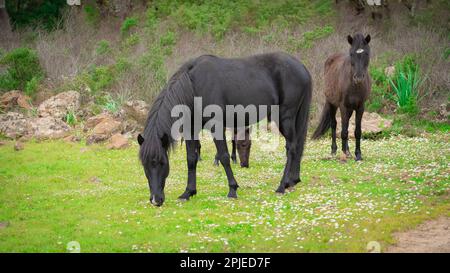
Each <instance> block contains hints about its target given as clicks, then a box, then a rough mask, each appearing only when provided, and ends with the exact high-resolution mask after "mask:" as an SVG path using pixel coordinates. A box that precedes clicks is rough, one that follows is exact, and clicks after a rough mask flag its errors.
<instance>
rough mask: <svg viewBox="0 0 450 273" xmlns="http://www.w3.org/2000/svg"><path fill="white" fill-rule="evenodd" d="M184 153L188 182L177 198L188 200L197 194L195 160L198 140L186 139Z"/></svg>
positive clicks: (196, 160)
mask: <svg viewBox="0 0 450 273" xmlns="http://www.w3.org/2000/svg"><path fill="white" fill-rule="evenodd" d="M186 154H187V165H188V182H187V187H186V190H185V191H184V193H183V194H182V195H180V197H178V199H180V200H189V198H191V196H194V195H195V194H197V181H196V180H197V162H198V158H199V148H198V140H186Z"/></svg>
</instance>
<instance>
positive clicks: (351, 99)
mask: <svg viewBox="0 0 450 273" xmlns="http://www.w3.org/2000/svg"><path fill="white" fill-rule="evenodd" d="M347 39H348V42H349V44H350V45H351V48H350V54H348V55H347V54H342V53H337V54H334V55H332V56H331V57H329V58H328V59H327V61H326V62H325V97H326V104H325V106H324V107H323V111H322V116H321V119H320V123H319V126H318V127H317V129H316V131H315V132H314V134H313V139H317V138H319V137H321V136H322V135H324V134H325V133H326V131H327V130H328V128H330V127H331V137H332V144H331V154H332V155H335V154H336V150H337V145H336V111H337V108H339V110H340V111H341V121H342V127H341V139H342V151H343V152H344V153H345V156H346V157H351V154H350V150H349V147H348V124H349V120H350V117H351V116H352V114H353V111H356V124H355V139H356V149H355V159H356V160H357V161H358V160H362V156H361V148H360V143H361V120H362V116H363V114H364V102H365V101H366V100H367V98H368V97H369V94H370V90H371V88H370V84H371V79H370V76H369V73H368V71H367V68H368V66H369V60H370V47H369V42H370V35H367V36H366V37H364V36H363V35H362V34H356V35H355V36H354V37H352V36H350V35H349V36H348V37H347Z"/></svg>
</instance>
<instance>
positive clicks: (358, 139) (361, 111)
mask: <svg viewBox="0 0 450 273" xmlns="http://www.w3.org/2000/svg"><path fill="white" fill-rule="evenodd" d="M363 114H364V104H363V105H362V106H361V107H359V108H358V109H357V110H356V117H355V141H356V145H355V146H356V148H355V160H356V161H359V160H362V155H361V135H362V131H361V122H362V117H363Z"/></svg>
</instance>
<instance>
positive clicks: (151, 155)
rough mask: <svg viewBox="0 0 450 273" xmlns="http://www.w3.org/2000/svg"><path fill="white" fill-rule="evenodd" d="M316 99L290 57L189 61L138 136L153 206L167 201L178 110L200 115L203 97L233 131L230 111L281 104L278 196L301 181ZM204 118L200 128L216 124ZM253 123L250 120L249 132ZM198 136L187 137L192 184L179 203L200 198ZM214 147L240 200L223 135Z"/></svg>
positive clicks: (305, 73) (307, 78) (195, 133)
mask: <svg viewBox="0 0 450 273" xmlns="http://www.w3.org/2000/svg"><path fill="white" fill-rule="evenodd" d="M311 95H312V83H311V76H310V74H309V72H308V70H307V69H306V68H305V66H304V65H303V64H302V63H300V62H299V61H298V60H297V59H295V58H294V57H292V56H290V55H288V54H285V53H270V54H262V55H256V56H251V57H247V58H236V59H224V58H219V57H216V56H210V55H204V56H200V57H198V58H195V59H193V60H191V61H188V62H187V63H185V64H184V65H183V66H181V68H180V69H179V70H178V71H177V72H176V73H175V74H174V75H173V76H172V77H171V79H170V80H169V82H168V84H167V85H166V86H165V88H164V89H163V90H162V92H161V93H160V94H159V95H158V97H157V99H156V100H155V102H154V104H153V106H152V108H151V110H150V112H149V116H148V119H147V124H146V127H145V130H144V132H143V134H142V135H139V136H138V142H139V144H140V151H139V157H140V159H141V162H142V165H143V167H144V171H145V175H146V177H147V179H148V183H149V187H150V202H151V203H152V204H154V205H156V206H161V205H162V204H163V202H164V187H165V182H166V178H167V176H168V175H169V158H168V150H169V149H170V148H171V147H172V146H173V145H174V144H175V137H173V136H172V134H171V127H172V125H173V124H174V122H175V120H174V118H172V117H171V111H172V109H173V107H174V106H176V105H185V106H187V107H189V109H191V112H193V113H194V115H195V112H196V111H201V110H202V109H198V106H197V105H196V104H195V103H194V102H195V99H194V97H196V98H198V97H199V98H201V99H202V105H203V106H209V105H216V106H218V107H220V109H221V110H222V113H224V114H223V119H218V120H219V122H221V126H222V128H221V129H224V128H223V127H229V126H230V125H229V123H228V122H226V121H228V120H229V119H228V118H230V117H227V119H226V120H225V116H231V119H233V116H235V113H227V112H226V111H225V109H226V106H230V105H231V106H236V105H241V106H243V107H247V106H251V105H253V106H256V108H257V109H260V106H262V107H267V109H268V110H270V109H271V107H270V106H271V105H278V106H279V113H278V116H279V118H278V119H279V121H278V124H277V125H278V128H279V129H280V132H281V134H282V135H283V136H284V138H285V140H286V155H287V162H286V165H285V169H284V173H283V177H282V179H281V182H280V185H279V187H278V189H277V192H279V193H284V192H285V189H286V188H289V187H293V186H295V184H297V183H298V182H299V181H300V160H301V156H302V153H303V147H304V143H305V138H306V132H307V122H308V113H309V106H310V103H311ZM201 116H202V115H201ZM205 116H206V115H203V116H202V120H201V122H202V125H201V126H204V125H205V124H206V123H207V122H208V121H210V120H211V119H215V116H214V117H205ZM257 116H258V119H257V120H256V121H252V123H255V122H257V121H259V120H261V119H263V118H265V116H264V115H262V114H261V111H259V110H258V114H257ZM267 116H270V117H273V113H271V112H270V111H268V113H267ZM275 122H277V121H276V120H275ZM250 123H251V122H250V119H249V123H248V124H245V127H248V126H249V125H251V124H250ZM193 127H194V128H195V126H193ZM241 128H242V127H241ZM200 129H201V128H200ZM215 129H217V128H215ZM232 129H234V128H232ZM199 131H200V130H197V131H195V130H194V131H193V132H192V138H191V139H190V140H188V138H185V141H186V152H187V166H188V179H187V180H188V181H187V187H186V190H185V192H184V193H183V194H182V195H181V196H180V197H179V199H184V200H188V199H189V198H190V197H191V196H193V195H195V194H196V193H197V185H196V166H197V161H198V151H199V149H198V147H199V145H198V144H199V141H198V140H196V139H198V133H199ZM214 143H215V146H216V149H217V153H218V157H219V161H220V163H221V164H222V166H223V168H224V169H225V173H226V175H227V179H228V186H229V193H228V197H231V198H236V197H237V195H236V190H237V188H238V184H237V182H236V179H235V178H234V175H233V172H232V170H231V166H230V155H229V153H228V148H227V143H226V139H225V131H224V130H223V136H222V138H221V139H218V138H217V137H215V138H214Z"/></svg>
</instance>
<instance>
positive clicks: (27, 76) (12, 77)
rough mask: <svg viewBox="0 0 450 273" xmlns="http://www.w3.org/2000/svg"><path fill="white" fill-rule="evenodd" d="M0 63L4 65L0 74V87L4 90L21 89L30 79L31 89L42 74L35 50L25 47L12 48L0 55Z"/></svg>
mask: <svg viewBox="0 0 450 273" xmlns="http://www.w3.org/2000/svg"><path fill="white" fill-rule="evenodd" d="M0 65H1V66H5V67H6V69H5V72H4V73H3V74H0V89H1V90H4V91H8V90H11V89H21V90H23V89H24V88H25V87H26V86H27V84H28V82H30V81H31V83H29V90H30V91H31V89H32V87H33V86H34V87H36V86H37V84H38V83H39V81H40V79H41V78H42V76H43V75H44V72H43V71H42V68H41V66H40V65H39V58H38V56H37V54H36V52H35V51H34V50H31V49H29V48H26V47H19V48H16V49H13V50H12V51H10V52H8V53H6V54H4V55H2V57H1V58H0Z"/></svg>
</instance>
